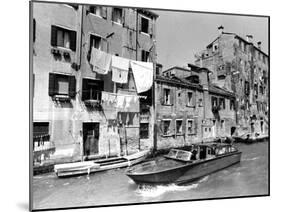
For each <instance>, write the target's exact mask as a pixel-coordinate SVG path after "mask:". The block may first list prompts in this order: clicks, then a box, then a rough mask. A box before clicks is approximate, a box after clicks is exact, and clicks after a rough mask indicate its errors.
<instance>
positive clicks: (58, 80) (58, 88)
mask: <svg viewBox="0 0 281 212" xmlns="http://www.w3.org/2000/svg"><path fill="white" fill-rule="evenodd" d="M55 95H62V96H67V97H70V98H74V97H75V95H76V79H75V76H69V75H63V74H54V73H50V74H49V96H55Z"/></svg>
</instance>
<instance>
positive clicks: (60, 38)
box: [51, 26, 76, 51]
mask: <svg viewBox="0 0 281 212" xmlns="http://www.w3.org/2000/svg"><path fill="white" fill-rule="evenodd" d="M51 46H53V47H63V48H68V49H71V50H72V51H76V31H72V30H68V29H64V28H62V27H58V26H51Z"/></svg>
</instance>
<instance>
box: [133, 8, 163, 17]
mask: <svg viewBox="0 0 281 212" xmlns="http://www.w3.org/2000/svg"><path fill="white" fill-rule="evenodd" d="M137 11H138V12H140V13H143V14H144V15H147V16H150V17H151V16H152V17H155V18H158V17H159V15H158V14H157V13H155V12H152V11H151V10H148V9H143V8H137Z"/></svg>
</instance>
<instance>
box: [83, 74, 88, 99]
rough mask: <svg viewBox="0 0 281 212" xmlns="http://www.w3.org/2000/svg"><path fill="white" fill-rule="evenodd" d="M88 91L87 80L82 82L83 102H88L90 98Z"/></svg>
mask: <svg viewBox="0 0 281 212" xmlns="http://www.w3.org/2000/svg"><path fill="white" fill-rule="evenodd" d="M88 92H89V91H88V90H87V79H83V80H82V101H85V100H87V97H88Z"/></svg>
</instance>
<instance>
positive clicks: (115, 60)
mask: <svg viewBox="0 0 281 212" xmlns="http://www.w3.org/2000/svg"><path fill="white" fill-rule="evenodd" d="M129 63H130V60H129V59H127V58H123V57H118V56H112V63H111V68H112V81H114V82H117V83H127V82H128V72H129Z"/></svg>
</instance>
